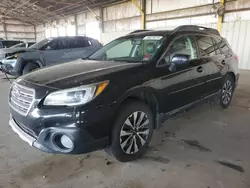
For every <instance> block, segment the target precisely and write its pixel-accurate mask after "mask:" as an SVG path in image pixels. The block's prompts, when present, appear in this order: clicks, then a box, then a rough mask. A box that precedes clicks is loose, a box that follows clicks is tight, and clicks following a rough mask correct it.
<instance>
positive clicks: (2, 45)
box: [0, 40, 22, 48]
mask: <svg viewBox="0 0 250 188" xmlns="http://www.w3.org/2000/svg"><path fill="white" fill-rule="evenodd" d="M19 43H22V41H16V40H0V48H9V47H11V46H14V45H16V44H19Z"/></svg>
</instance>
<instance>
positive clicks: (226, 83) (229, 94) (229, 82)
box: [219, 74, 235, 109]
mask: <svg viewBox="0 0 250 188" xmlns="http://www.w3.org/2000/svg"><path fill="white" fill-rule="evenodd" d="M234 89H235V81H234V79H233V77H232V76H231V75H229V74H227V75H226V76H225V77H224V79H223V84H222V89H221V93H220V99H219V100H220V105H221V107H222V108H224V109H226V108H228V107H229V106H230V104H231V102H232V98H233V94H234Z"/></svg>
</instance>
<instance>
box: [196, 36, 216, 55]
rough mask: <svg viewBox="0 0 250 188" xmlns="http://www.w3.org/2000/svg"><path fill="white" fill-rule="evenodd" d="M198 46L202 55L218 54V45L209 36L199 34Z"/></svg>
mask: <svg viewBox="0 0 250 188" xmlns="http://www.w3.org/2000/svg"><path fill="white" fill-rule="evenodd" d="M197 42H198V47H199V49H200V52H201V56H202V57H207V56H214V55H216V45H215V43H214V42H213V41H212V38H211V37H209V36H197Z"/></svg>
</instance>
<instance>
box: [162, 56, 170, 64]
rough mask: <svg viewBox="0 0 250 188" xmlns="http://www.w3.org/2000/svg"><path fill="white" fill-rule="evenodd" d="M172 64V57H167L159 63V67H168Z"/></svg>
mask: <svg viewBox="0 0 250 188" xmlns="http://www.w3.org/2000/svg"><path fill="white" fill-rule="evenodd" d="M168 64H170V56H165V57H164V58H162V59H161V60H160V62H159V65H168Z"/></svg>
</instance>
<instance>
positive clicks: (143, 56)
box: [89, 36, 165, 61]
mask: <svg viewBox="0 0 250 188" xmlns="http://www.w3.org/2000/svg"><path fill="white" fill-rule="evenodd" d="M164 39H165V38H164V37H163V36H138V37H135V36H131V38H128V37H126V38H120V39H116V40H114V41H112V42H110V43H109V44H107V45H106V46H104V47H103V48H101V49H100V50H98V51H97V52H96V53H94V54H93V55H91V56H90V57H89V59H91V60H104V61H105V60H113V61H149V60H151V59H152V57H153V56H154V54H155V53H156V51H157V50H158V49H159V48H160V46H161V45H162V42H163V40H164Z"/></svg>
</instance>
